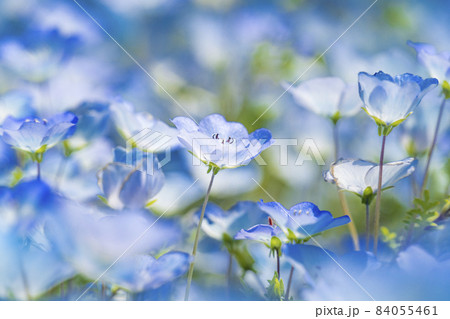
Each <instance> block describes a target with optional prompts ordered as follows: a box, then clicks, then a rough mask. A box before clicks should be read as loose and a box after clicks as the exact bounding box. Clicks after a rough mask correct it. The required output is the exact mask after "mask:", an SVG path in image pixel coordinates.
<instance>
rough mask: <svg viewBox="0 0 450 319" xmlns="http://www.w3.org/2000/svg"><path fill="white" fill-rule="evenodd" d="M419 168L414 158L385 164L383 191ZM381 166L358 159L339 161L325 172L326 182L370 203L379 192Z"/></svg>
mask: <svg viewBox="0 0 450 319" xmlns="http://www.w3.org/2000/svg"><path fill="white" fill-rule="evenodd" d="M416 166H417V160H415V159H414V158H412V157H410V158H405V159H404V160H401V161H396V162H390V163H385V164H383V184H382V185H381V189H382V190H383V189H386V188H390V187H393V186H394V184H395V183H396V182H397V181H399V180H400V179H402V178H405V177H407V176H409V175H411V174H412V173H413V172H414V171H415V169H416ZM378 174H379V165H378V164H376V163H373V162H368V161H363V160H357V159H339V160H338V161H337V162H335V163H333V164H331V167H330V170H328V171H326V172H324V174H323V176H324V179H325V181H327V182H329V183H333V184H336V185H337V186H338V187H339V188H341V189H345V190H346V191H349V192H352V193H355V194H356V195H358V196H360V197H361V198H362V199H363V202H364V203H366V202H367V203H370V202H371V200H372V199H373V197H374V195H375V194H376V193H377V191H378Z"/></svg>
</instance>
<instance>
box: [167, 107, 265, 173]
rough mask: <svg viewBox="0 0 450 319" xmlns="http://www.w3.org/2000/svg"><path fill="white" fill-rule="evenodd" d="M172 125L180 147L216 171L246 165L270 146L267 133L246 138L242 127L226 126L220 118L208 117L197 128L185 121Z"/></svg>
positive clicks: (192, 122)
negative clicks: (177, 132)
mask: <svg viewBox="0 0 450 319" xmlns="http://www.w3.org/2000/svg"><path fill="white" fill-rule="evenodd" d="M172 122H173V123H174V124H175V126H176V127H177V128H178V131H179V134H178V139H179V140H180V142H181V143H182V145H183V146H184V147H185V148H186V149H187V150H188V151H190V152H191V153H192V154H193V155H194V156H195V157H197V158H198V159H199V160H200V161H202V162H203V163H205V164H206V165H208V166H210V167H213V168H215V169H224V168H234V167H239V166H244V165H247V164H248V163H250V161H251V160H252V159H253V158H255V157H256V156H258V155H259V154H260V153H261V152H262V151H263V150H265V149H266V148H268V147H269V146H270V145H271V144H272V143H273V140H272V134H271V133H270V131H269V130H266V129H258V130H256V131H254V132H253V133H251V134H248V132H247V129H246V128H245V127H244V125H242V124H241V123H237V122H227V121H226V120H225V118H224V117H223V116H222V115H220V114H212V115H208V116H207V117H205V118H204V119H202V120H201V121H200V123H199V124H198V125H197V124H196V123H195V122H194V121H193V120H191V119H190V118H187V117H176V118H174V119H173V120H172Z"/></svg>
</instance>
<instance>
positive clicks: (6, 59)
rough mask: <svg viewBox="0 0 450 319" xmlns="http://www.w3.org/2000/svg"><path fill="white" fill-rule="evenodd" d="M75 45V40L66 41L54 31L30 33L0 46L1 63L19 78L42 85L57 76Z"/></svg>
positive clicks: (66, 39) (73, 37) (65, 38)
mask: <svg viewBox="0 0 450 319" xmlns="http://www.w3.org/2000/svg"><path fill="white" fill-rule="evenodd" d="M78 43H79V39H78V37H75V36H69V37H66V36H64V35H62V34H61V33H60V32H59V31H58V30H57V29H51V30H31V31H27V32H26V33H25V34H24V35H23V36H21V37H18V38H12V39H8V40H5V41H3V42H2V43H0V61H1V63H2V64H4V65H5V66H6V67H7V68H8V69H9V70H11V71H12V72H14V73H15V74H17V75H18V76H19V77H21V78H23V79H26V80H27V81H30V82H36V83H42V82H45V81H47V80H48V79H49V78H51V77H52V76H53V75H55V74H56V72H57V71H58V69H59V67H60V65H61V64H62V63H64V62H65V61H67V60H68V58H69V57H70V56H71V55H72V53H73V51H74V49H75V48H76V46H77V45H78Z"/></svg>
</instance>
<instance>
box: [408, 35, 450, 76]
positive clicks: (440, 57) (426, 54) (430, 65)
mask: <svg viewBox="0 0 450 319" xmlns="http://www.w3.org/2000/svg"><path fill="white" fill-rule="evenodd" d="M408 45H410V46H411V47H413V48H414V49H415V50H416V51H417V58H418V59H419V61H420V62H421V63H422V64H423V65H424V66H425V67H426V68H427V70H428V72H429V73H430V75H431V76H432V77H434V78H437V79H438V80H439V82H440V83H441V84H443V82H444V81H447V82H450V51H442V52H437V50H436V48H435V47H434V46H432V45H431V44H427V43H418V42H412V41H408Z"/></svg>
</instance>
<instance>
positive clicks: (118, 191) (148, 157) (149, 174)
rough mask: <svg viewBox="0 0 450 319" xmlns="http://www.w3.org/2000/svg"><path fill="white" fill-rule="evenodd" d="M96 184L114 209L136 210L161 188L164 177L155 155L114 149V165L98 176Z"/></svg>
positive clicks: (105, 168) (135, 150)
mask: <svg viewBox="0 0 450 319" xmlns="http://www.w3.org/2000/svg"><path fill="white" fill-rule="evenodd" d="M98 184H99V187H100V189H101V190H102V192H103V194H104V195H105V201H106V202H107V204H108V205H109V206H110V207H112V208H114V209H119V210H120V209H123V208H124V207H128V208H132V209H138V208H143V207H146V206H147V205H149V203H150V200H151V199H152V198H153V197H154V196H155V195H156V194H158V193H159V191H160V190H161V188H162V187H163V185H164V174H163V172H162V170H161V169H160V168H159V162H158V159H157V158H156V156H153V155H152V154H148V153H143V152H141V151H139V150H137V149H133V151H131V152H127V151H126V150H125V149H123V148H121V147H118V148H116V149H115V154H114V162H113V163H110V164H108V165H106V167H104V168H103V169H102V170H101V171H100V172H99V174H98Z"/></svg>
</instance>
